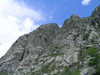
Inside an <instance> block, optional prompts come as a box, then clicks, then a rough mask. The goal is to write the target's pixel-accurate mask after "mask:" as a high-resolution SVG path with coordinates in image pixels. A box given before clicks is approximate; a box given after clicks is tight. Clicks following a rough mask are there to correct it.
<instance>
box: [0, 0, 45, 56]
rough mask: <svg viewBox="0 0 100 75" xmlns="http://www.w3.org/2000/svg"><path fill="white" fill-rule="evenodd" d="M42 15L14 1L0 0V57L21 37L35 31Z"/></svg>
mask: <svg viewBox="0 0 100 75" xmlns="http://www.w3.org/2000/svg"><path fill="white" fill-rule="evenodd" d="M41 15H42V14H41V13H40V12H37V11H35V10H33V9H29V8H27V6H25V4H19V3H18V2H15V1H14V0H0V57H1V56H2V55H4V54H5V53H6V52H7V50H8V49H9V48H10V46H11V45H12V43H14V41H15V40H16V39H17V38H18V37H19V36H21V35H23V34H26V33H28V32H30V31H31V30H34V29H36V28H37V27H38V26H39V25H36V24H35V21H41V20H43V17H42V16H41Z"/></svg>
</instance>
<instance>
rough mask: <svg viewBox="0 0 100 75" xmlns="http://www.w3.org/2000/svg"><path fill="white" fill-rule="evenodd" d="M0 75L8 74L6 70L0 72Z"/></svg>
mask: <svg viewBox="0 0 100 75" xmlns="http://www.w3.org/2000/svg"><path fill="white" fill-rule="evenodd" d="M0 75H8V73H7V72H0Z"/></svg>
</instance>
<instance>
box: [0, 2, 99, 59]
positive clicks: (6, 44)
mask: <svg viewBox="0 0 100 75" xmlns="http://www.w3.org/2000/svg"><path fill="white" fill-rule="evenodd" d="M99 4H100V0H0V57H1V56H3V55H4V54H5V53H6V52H7V50H8V49H9V48H10V46H11V45H12V43H14V42H15V40H17V39H18V37H19V36H21V35H23V34H26V33H29V32H31V31H32V30H34V29H36V28H37V27H38V26H40V25H42V24H47V23H51V22H53V23H57V24H58V25H59V26H61V25H62V24H63V22H64V20H65V19H67V18H69V17H70V16H71V15H72V14H77V15H79V16H80V17H87V16H90V15H91V13H92V11H93V10H94V8H95V7H97V6H98V5H99Z"/></svg>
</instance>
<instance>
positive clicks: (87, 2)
mask: <svg viewBox="0 0 100 75" xmlns="http://www.w3.org/2000/svg"><path fill="white" fill-rule="evenodd" d="M90 2H91V0H82V5H89V4H90Z"/></svg>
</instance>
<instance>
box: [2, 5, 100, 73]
mask: <svg viewBox="0 0 100 75" xmlns="http://www.w3.org/2000/svg"><path fill="white" fill-rule="evenodd" d="M0 75H100V6H98V7H97V8H95V10H94V12H93V13H92V15H91V16H89V17H86V18H80V17H79V16H77V15H72V16H71V17H70V18H69V19H66V20H65V21H64V23H63V26H62V27H61V28H59V26H58V25H57V24H55V23H49V24H45V25H41V26H40V27H38V28H37V29H36V30H34V31H33V32H30V33H29V34H25V35H23V36H21V37H19V38H18V40H16V41H15V43H13V45H12V46H11V47H10V49H9V50H8V52H7V53H6V54H5V55H4V56H3V57H2V58H1V59H0Z"/></svg>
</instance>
